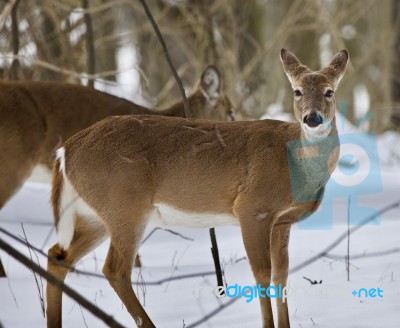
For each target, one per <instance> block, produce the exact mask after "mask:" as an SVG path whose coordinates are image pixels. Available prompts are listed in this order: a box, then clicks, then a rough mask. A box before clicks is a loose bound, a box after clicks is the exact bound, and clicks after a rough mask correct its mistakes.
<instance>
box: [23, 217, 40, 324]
mask: <svg viewBox="0 0 400 328" xmlns="http://www.w3.org/2000/svg"><path fill="white" fill-rule="evenodd" d="M21 228H22V232H23V234H24V239H25V241H26V246H27V247H28V251H29V257H30V258H31V261H32V262H33V258H32V252H31V247H30V244H29V242H28V237H27V236H26V233H25V229H24V224H23V223H21ZM35 255H36V259H37V263H38V265H39V267H40V262H39V258H38V256H37V254H36V253H35ZM31 271H32V273H33V277H34V279H35V283H36V288H37V290H38V296H39V302H40V308H41V310H42V315H43V318H45V317H46V309H45V305H44V296H43V295H44V292H43V281H42V277H41V276H39V277H40V285H41V286H39V281H38V278H37V277H36V273H35V271H33V270H31ZM40 287H41V288H40Z"/></svg>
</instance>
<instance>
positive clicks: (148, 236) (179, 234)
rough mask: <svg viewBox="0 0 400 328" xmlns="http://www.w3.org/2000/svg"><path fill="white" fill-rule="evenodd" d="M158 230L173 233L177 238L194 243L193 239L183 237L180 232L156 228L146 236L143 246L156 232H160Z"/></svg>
mask: <svg viewBox="0 0 400 328" xmlns="http://www.w3.org/2000/svg"><path fill="white" fill-rule="evenodd" d="M158 230H162V231H167V232H169V233H172V234H173V235H175V236H178V237H181V238H182V239H185V240H190V241H194V239H193V238H190V237H186V236H184V235H182V234H181V233H179V232H176V231H173V230H170V229H163V228H160V227H156V228H154V229H153V230H151V231H150V232H149V234H148V235H147V236H146V238H144V239H143V241H142V243H141V245H143V244H144V243H145V242H146V241H147V240H148V239H149V238H150V237H151V236H152V235H153V233H155V232H156V231H158Z"/></svg>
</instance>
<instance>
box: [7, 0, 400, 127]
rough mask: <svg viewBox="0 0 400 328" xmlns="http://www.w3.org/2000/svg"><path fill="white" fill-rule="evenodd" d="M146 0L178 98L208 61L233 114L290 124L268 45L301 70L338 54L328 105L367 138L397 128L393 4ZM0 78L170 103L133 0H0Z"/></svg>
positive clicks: (162, 67) (398, 9)
mask: <svg viewBox="0 0 400 328" xmlns="http://www.w3.org/2000/svg"><path fill="white" fill-rule="evenodd" d="M147 4H148V6H149V7H150V10H151V11H152V13H153V15H154V17H155V19H156V21H157V24H158V26H159V28H160V30H161V32H162V34H163V36H164V38H165V41H166V43H167V46H168V49H169V51H170V54H171V57H172V60H173V62H174V64H175V67H176V68H177V71H178V73H179V75H180V76H181V78H182V80H183V83H184V86H185V88H186V89H187V91H190V88H191V87H193V84H194V83H195V81H196V80H197V79H198V78H199V76H200V74H201V71H202V70H203V68H204V67H205V66H206V65H207V64H210V63H214V64H216V65H217V66H218V68H219V69H220V71H221V73H222V75H223V77H224V84H225V90H226V93H227V94H228V95H229V97H230V98H231V99H232V101H233V104H234V106H235V108H236V111H237V118H238V119H256V118H260V117H272V118H282V119H291V112H292V96H291V89H290V87H289V84H288V82H287V81H286V77H285V76H284V74H283V71H282V68H281V64H280V60H279V50H280V48H282V47H285V48H287V49H289V50H291V51H293V52H295V53H296V55H297V56H298V57H299V58H300V59H301V61H302V62H303V63H305V64H306V65H308V66H309V67H310V68H312V69H318V68H320V66H321V65H326V64H327V63H328V62H329V60H330V59H331V57H332V56H333V55H334V54H335V53H336V52H337V51H338V50H340V49H342V48H347V49H348V50H349V51H350V56H351V64H350V67H349V69H348V72H347V74H346V76H345V78H344V80H343V82H342V84H341V85H340V90H339V92H338V95H337V101H338V107H339V110H340V111H341V112H342V113H343V114H344V115H345V116H346V117H347V118H348V119H349V120H350V121H351V122H353V123H354V124H355V125H358V126H360V127H362V128H363V129H365V130H369V131H372V132H375V133H381V132H383V131H386V130H389V129H395V130H399V128H400V1H399V0H353V1H350V0H347V1H346V0H296V1H292V0H246V1H239V0H164V1H162V0H147ZM0 78H1V79H3V80H7V79H20V80H63V81H67V82H70V83H81V84H85V85H90V86H94V87H95V88H98V89H101V90H105V91H108V92H110V93H113V94H117V95H119V96H122V97H125V98H127V99H130V100H133V101H135V102H138V103H141V104H144V105H149V106H153V107H155V106H159V107H163V106H165V105H166V104H168V103H170V102H171V101H172V100H173V99H177V98H178V97H179V92H178V88H177V87H176V84H175V81H174V79H173V76H172V74H171V72H170V70H169V68H168V65H167V62H166V60H165V58H164V56H163V53H162V49H161V46H160V44H159V42H158V40H157V38H156V35H155V33H154V31H153V29H152V27H151V25H150V23H149V21H148V20H147V18H146V16H145V13H144V11H143V7H142V5H141V4H140V2H139V1H138V0H63V1H58V0H0ZM66 101H67V100H66Z"/></svg>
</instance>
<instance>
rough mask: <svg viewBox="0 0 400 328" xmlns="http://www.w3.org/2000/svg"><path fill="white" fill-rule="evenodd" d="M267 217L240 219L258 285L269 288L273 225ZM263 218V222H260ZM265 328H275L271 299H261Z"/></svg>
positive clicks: (256, 215) (255, 216) (245, 244)
mask: <svg viewBox="0 0 400 328" xmlns="http://www.w3.org/2000/svg"><path fill="white" fill-rule="evenodd" d="M266 217H267V216H266V215H265V216H263V215H260V214H255V215H246V216H245V217H243V218H240V217H239V220H240V226H241V230H242V236H243V242H244V246H245V248H246V252H247V256H248V259H249V262H250V266H251V269H252V271H253V275H254V278H255V280H256V283H257V285H258V284H260V285H261V287H262V288H268V287H269V285H270V282H271V258H270V234H271V230H270V229H271V223H270V220H267V219H266ZM260 218H261V220H260ZM260 305H261V314H262V322H263V327H264V328H274V319H273V315H272V308H271V299H270V298H269V297H260Z"/></svg>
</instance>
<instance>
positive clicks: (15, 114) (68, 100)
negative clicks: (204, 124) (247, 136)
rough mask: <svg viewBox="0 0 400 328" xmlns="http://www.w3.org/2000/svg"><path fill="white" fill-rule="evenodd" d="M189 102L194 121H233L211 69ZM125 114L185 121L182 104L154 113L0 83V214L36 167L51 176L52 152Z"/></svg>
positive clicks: (102, 96) (79, 93) (42, 87)
mask: <svg viewBox="0 0 400 328" xmlns="http://www.w3.org/2000/svg"><path fill="white" fill-rule="evenodd" d="M188 101H189V106H190V111H191V114H192V116H193V117H195V118H204V119H213V120H228V119H229V117H231V116H232V108H231V103H230V101H229V99H228V98H227V97H226V96H225V95H224V93H223V91H222V90H221V87H220V74H219V72H218V70H217V69H216V68H215V67H214V66H209V67H207V68H206V69H205V70H204V72H203V74H202V77H201V79H200V83H198V86H197V88H196V89H195V90H194V92H193V93H192V94H191V95H190V97H189V100H188ZM127 114H135V115H140V114H151V115H166V116H180V117H185V113H184V107H183V103H182V102H178V103H176V104H174V105H173V106H171V107H169V108H166V109H164V110H158V111H157V110H151V109H148V108H145V107H142V106H139V105H137V104H134V103H132V102H129V101H127V100H125V99H121V98H118V97H115V96H112V95H109V94H107V93H104V92H100V91H97V90H94V89H91V88H87V87H83V86H79V85H72V84H66V83H59V82H38V81H35V82H33V81H19V82H15V81H4V82H0V162H1V164H0V180H1V184H0V209H1V208H2V207H3V206H4V204H5V203H6V202H7V200H8V199H9V198H10V197H11V196H12V195H13V194H14V193H15V192H16V191H17V190H18V188H19V187H20V186H21V185H22V183H23V182H24V181H25V180H26V179H27V178H28V177H29V176H30V174H31V173H32V171H33V169H34V168H35V167H37V166H40V165H42V166H44V167H45V168H46V169H47V170H48V171H49V176H50V170H51V167H52V164H53V162H54V158H55V150H56V149H57V148H58V147H60V146H61V143H62V142H64V141H65V140H67V139H68V138H69V137H71V136H72V135H74V134H75V133H77V132H79V131H81V130H83V129H85V128H87V127H89V126H90V125H92V124H94V123H96V122H98V121H100V120H102V119H104V118H106V117H108V116H111V115H127ZM49 182H50V178H49Z"/></svg>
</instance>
